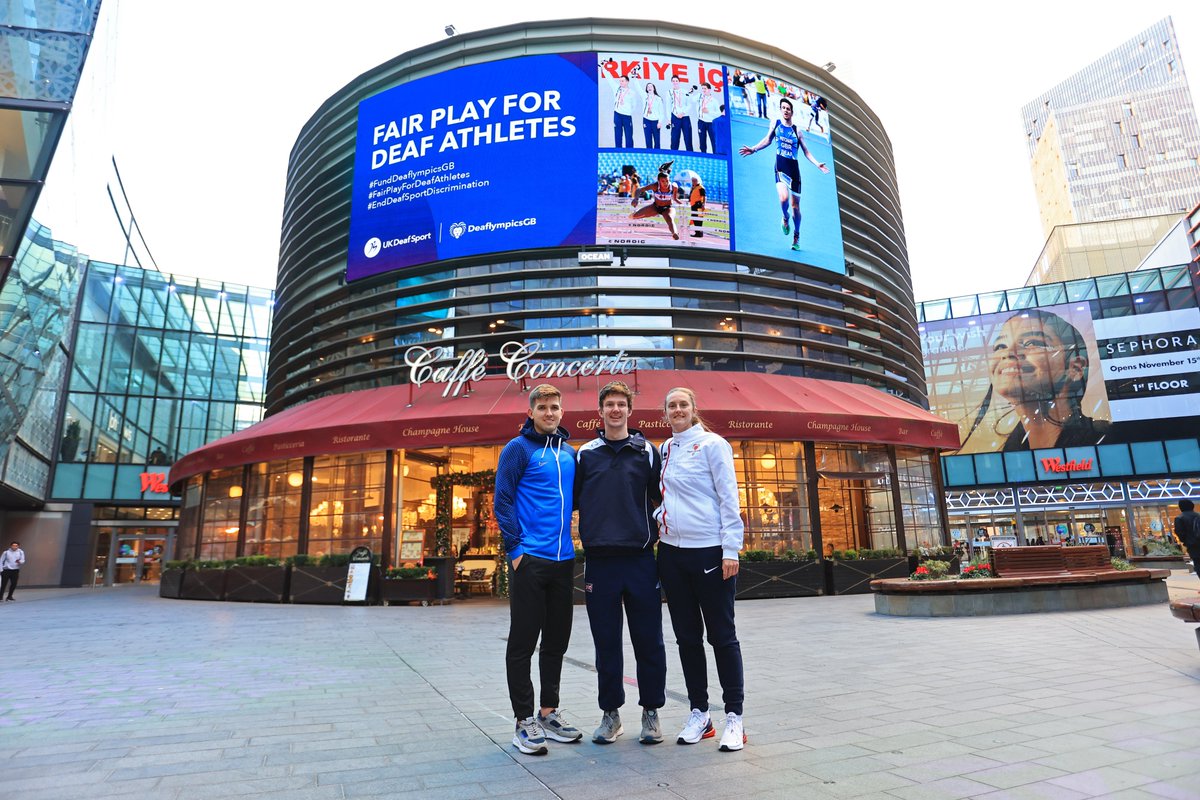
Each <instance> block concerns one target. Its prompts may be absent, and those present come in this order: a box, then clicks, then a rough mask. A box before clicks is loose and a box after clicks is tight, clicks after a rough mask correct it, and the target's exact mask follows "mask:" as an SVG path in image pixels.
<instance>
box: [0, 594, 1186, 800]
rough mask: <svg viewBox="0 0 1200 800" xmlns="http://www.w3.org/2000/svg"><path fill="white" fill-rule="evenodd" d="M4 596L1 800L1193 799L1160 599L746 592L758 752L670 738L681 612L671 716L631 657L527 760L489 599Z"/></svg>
mask: <svg viewBox="0 0 1200 800" xmlns="http://www.w3.org/2000/svg"><path fill="white" fill-rule="evenodd" d="M1171 584H1172V592H1173V593H1174V592H1183V593H1188V592H1197V591H1200V583H1198V582H1197V579H1196V577H1195V576H1184V575H1182V574H1181V573H1177V574H1176V577H1173V578H1172V580H1171ZM17 598H18V602H15V603H4V604H0V637H2V646H0V797H3V798H4V800H64V798H76V797H78V798H89V800H91V799H92V798H116V797H120V798H137V799H138V800H160V799H166V798H170V800H191V799H192V798H197V800H208V799H210V798H211V799H213V800H216V798H252V799H253V800H326V799H327V798H328V799H334V800H341V798H385V797H387V798H395V797H414V798H416V797H420V798H476V797H521V798H554V797H562V798H581V799H585V800H586V799H587V798H597V799H599V798H605V799H606V800H607V799H608V798H631V799H633V798H663V799H666V798H696V799H697V800H699V799H700V798H712V797H754V798H814V799H815V800H822V799H823V798H851V797H856V798H875V799H876V800H883V799H884V798H886V799H887V800H895V799H896V798H910V799H911V800H918V799H919V800H937V799H938V798H960V797H979V798H989V800H996V799H997V798H1054V800H1071V799H1072V798H1084V797H1111V798H1164V797H1165V798H1179V799H1182V798H1197V797H1200V650H1198V649H1197V643H1196V636H1195V633H1194V626H1190V625H1187V624H1184V623H1182V622H1180V621H1179V620H1176V619H1175V618H1173V617H1172V616H1171V615H1170V613H1169V612H1168V611H1167V608H1166V606H1165V605H1160V606H1150V607H1142V608H1132V609H1120V610H1115V611H1090V612H1076V613H1059V614H1046V615H1023V616H1010V617H990V618H982V619H907V618H905V619H901V618H888V617H881V616H877V615H875V613H874V610H873V609H874V604H873V601H872V598H871V597H870V596H850V597H830V598H812V599H798V600H756V601H744V602H741V603H739V604H738V608H737V612H738V629H739V635H740V638H741V640H742V648H743V653H744V657H745V664H746V683H747V685H746V697H747V703H746V730H747V733H748V735H749V744H748V745H747V747H746V749H745V750H743V751H742V752H740V753H720V752H718V751H717V747H716V743H715V740H709V741H706V742H703V743H701V744H699V745H695V746H691V747H683V746H679V745H676V744H674V743H673V741H671V739H672V738H673V734H674V733H675V732H676V730H677V728H678V727H679V726H680V725H681V724H682V722H683V719H684V717H685V716H686V714H687V708H686V701H685V699H684V697H683V696H682V694H680V693H681V692H682V688H683V682H682V678H681V676H680V673H679V667H678V657H677V654H676V652H675V650H674V646H673V641H674V637H673V636H671V634H670V626H669V622H667V623H666V627H667V634H666V639H667V643H668V647H667V653H668V659H667V660H668V665H669V668H670V672H669V674H668V690H669V691H668V700H667V707H666V708H665V709H664V710H663V718H664V722H665V726H664V727H665V728H666V733H667V734H668V737H669V740H668V741H667V742H665V743H663V744H661V745H658V746H655V747H645V746H642V745H640V744H638V742H637V740H636V735H637V730H638V721H639V709H638V707H637V704H636V703H637V693H636V688H634V687H633V686H632V684H633V681H632V679H628V683H629V684H630V692H629V698H628V702H627V704H626V706H625V708H624V710H623V718H624V720H625V729H626V734H625V736H623V737H622V738H621V739H620V740H619V741H618V742H616V743H615V744H612V745H609V746H598V745H594V744H592V743H591V742H590V741H588V740H586V739H585V742H584V743H582V744H577V745H557V744H552V745H551V751H550V754H549V755H548V756H545V757H540V758H539V757H531V756H522V755H520V754H518V753H517V752H516V751H515V750H514V749H513V748H512V747H511V745H510V743H509V742H510V740H511V737H512V720H511V719H510V714H511V711H510V709H509V707H508V699H507V693H506V690H505V682H504V646H505V642H504V637H505V636H506V634H507V629H508V607H507V605H506V604H504V603H503V602H500V601H490V600H473V601H469V602H460V603H457V604H455V605H449V606H440V607H439V606H434V607H430V608H420V607H390V608H383V607H378V608H341V607H325V606H290V605H287V606H269V605H248V604H234V603H205V602H188V601H179V600H176V601H171V600H161V599H159V598H158V597H157V596H156V594H155V588H154V587H138V588H117V589H99V590H63V589H45V590H40V589H30V590H25V591H21V590H18V592H17ZM592 661H593V658H592V648H591V637H590V634H589V632H588V625H587V618H586V614H585V612H584V610H583V608H582V607H581V606H580V607H576V613H575V629H574V635H573V637H572V643H571V648H570V651H569V653H568V661H567V663H566V665H565V666H564V670H563V706H564V708H565V710H566V714H567V715H568V716H569V717H570V718H571V720H572V721H574V722H575V723H576V724H577V725H578V726H579V727H580V728H582V729H583V730H585V731H586V732H588V733H590V732H591V730H592V729H593V728H594V727H595V726H596V724H597V723H598V722H599V718H600V713H599V710H598V709H597V708H596V705H595V674H594V673H593V672H592V670H591V666H590V665H591V664H592ZM710 672H712V673H713V676H714V677H713V679H712V684H713V686H714V687H716V681H715V670H714V669H713V668H712V665H711V660H710ZM626 674H627V675H632V674H633V660H632V653H631V652H629V651H628V648H627V654H626ZM718 695H719V688H715V689H714V697H716V696H718ZM719 710H720V708H719V705H718V706H714V711H719ZM587 739H590V737H587Z"/></svg>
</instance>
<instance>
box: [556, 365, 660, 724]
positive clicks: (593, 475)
mask: <svg viewBox="0 0 1200 800" xmlns="http://www.w3.org/2000/svg"><path fill="white" fill-rule="evenodd" d="M632 410H633V393H632V392H631V391H630V389H629V386H628V385H626V384H625V383H622V382H621V381H613V382H611V383H609V384H608V385H607V386H605V387H604V388H603V389H601V390H600V419H601V421H602V422H603V423H604V428H603V430H602V431H600V434H599V436H598V437H597V438H596V439H593V440H592V441H590V442H588V443H587V444H585V445H583V446H582V447H580V448H579V455H578V463H577V464H576V466H575V504H576V506H577V507H578V508H579V539H580V541H581V542H582V543H583V549H584V552H585V553H586V554H587V565H586V567H585V577H584V584H585V585H584V593H585V594H584V596H585V598H586V601H587V612H588V622H589V623H590V625H591V628H592V639H593V640H594V642H595V644H596V674H597V681H598V683H599V690H600V691H599V698H598V700H599V704H600V710H601V711H603V712H604V715H603V717H602V718H601V720H600V727H598V728H597V729H596V732H595V733H594V734H593V735H592V741H593V742H596V743H597V744H609V743H611V742H614V741H616V739H617V737H618V736H620V735H621V734H622V733H623V729H622V727H621V715H620V709H621V706H622V705H624V703H625V686H624V659H623V655H622V651H623V647H622V644H621V627H622V626H621V608H622V605H624V609H625V617H626V618H627V619H628V620H629V638H630V640H631V641H632V642H633V653H634V657H635V658H636V659H637V685H638V704H639V705H641V706H642V732H641V735H640V736H639V737H638V740H639V741H640V742H641V743H642V744H658V743H659V742H661V741H662V738H663V737H662V727H661V725H660V724H659V720H658V709H659V708H661V707H662V706H663V704H664V703H665V702H666V683H667V655H666V650H665V648H664V646H663V632H662V597H661V595H660V594H659V589H658V568H657V566H656V565H655V561H654V543H655V542H657V541H658V525H657V523H656V522H655V521H654V516H653V515H654V509H655V508H656V507H657V506H658V503H659V501H660V500H661V499H662V498H661V495H660V493H659V491H660V490H659V483H658V478H659V473H660V472H661V470H662V457H661V456H660V455H659V452H658V448H657V447H655V446H654V445H652V444H650V443H649V442H647V441H646V437H645V436H643V435H642V433H641V432H640V431H637V430H630V429H629V415H630V413H631V412H632Z"/></svg>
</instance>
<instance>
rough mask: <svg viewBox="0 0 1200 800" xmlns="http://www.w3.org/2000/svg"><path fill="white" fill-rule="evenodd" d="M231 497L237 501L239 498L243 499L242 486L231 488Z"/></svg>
mask: <svg viewBox="0 0 1200 800" xmlns="http://www.w3.org/2000/svg"><path fill="white" fill-rule="evenodd" d="M229 496H230V497H232V498H234V499H235V500H236V499H237V498H239V497H241V496H242V487H240V486H230V487H229Z"/></svg>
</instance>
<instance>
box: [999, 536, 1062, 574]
mask: <svg viewBox="0 0 1200 800" xmlns="http://www.w3.org/2000/svg"><path fill="white" fill-rule="evenodd" d="M1064 549H1065V548H1063V547H1062V546H1060V545H1056V544H1053V545H1044V546H1043V545H1036V546H1033V547H993V548H991V551H992V552H991V556H992V574H993V575H995V576H996V577H998V578H1024V577H1029V576H1034V575H1036V576H1043V575H1047V576H1060V575H1069V574H1070V570H1068V569H1067V558H1066V556H1065V555H1064V554H1063V550H1064Z"/></svg>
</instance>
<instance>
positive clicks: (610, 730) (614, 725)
mask: <svg viewBox="0 0 1200 800" xmlns="http://www.w3.org/2000/svg"><path fill="white" fill-rule="evenodd" d="M624 732H625V729H624V728H622V727H621V712H620V711H616V710H614V711H605V712H604V717H603V718H602V719H601V720H600V727H599V728H596V732H595V733H593V734H592V741H593V742H595V743H596V744H612V743H613V742H615V741H616V740H617V737H618V736H620V735H621V734H622V733H624Z"/></svg>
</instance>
